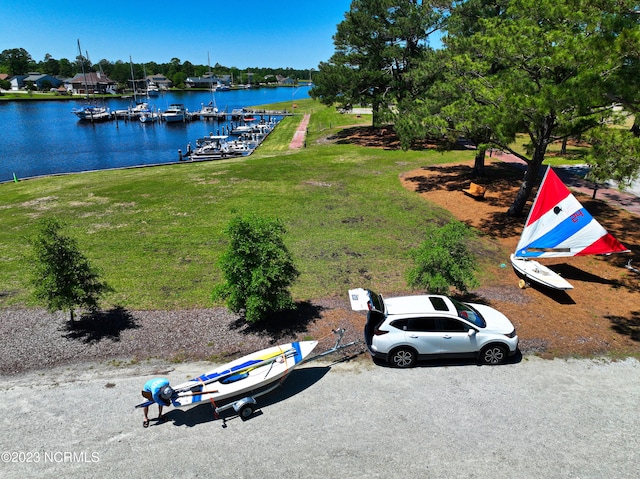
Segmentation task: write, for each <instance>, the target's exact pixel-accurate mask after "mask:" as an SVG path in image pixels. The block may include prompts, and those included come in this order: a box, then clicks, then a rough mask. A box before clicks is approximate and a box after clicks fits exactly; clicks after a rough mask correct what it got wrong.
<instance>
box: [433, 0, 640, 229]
mask: <svg viewBox="0 0 640 479" xmlns="http://www.w3.org/2000/svg"><path fill="white" fill-rule="evenodd" d="M495 3H496V2H494V4H495ZM620 3H621V2H617V1H616V0H602V1H599V2H593V1H588V0H515V1H510V2H508V6H507V7H506V8H505V9H504V11H500V12H499V14H498V15H494V16H491V17H488V18H487V17H480V16H477V17H472V16H468V17H466V18H465V20H466V21H469V18H475V21H476V23H475V25H474V26H473V28H466V29H460V30H459V31H451V32H449V36H448V37H447V38H446V40H445V44H446V45H447V47H448V48H451V49H452V51H453V52H455V56H454V57H453V62H452V68H453V70H454V71H455V72H456V74H457V75H459V77H460V78H463V79H464V82H465V85H466V91H467V93H468V95H469V97H470V98H471V99H472V100H473V101H475V102H476V103H478V104H480V105H483V108H484V111H485V113H486V114H485V115H484V118H485V119H487V120H488V126H489V127H490V128H491V130H492V131H493V132H496V133H497V134H496V135H495V136H494V138H493V140H495V141H496V142H497V143H498V144H499V145H500V146H501V147H502V148H503V149H509V144H508V143H507V141H508V140H509V139H510V138H512V137H513V135H514V134H515V131H516V130H518V131H522V132H525V133H526V134H527V135H528V137H529V140H530V143H529V145H528V146H529V150H528V152H527V154H520V153H518V152H515V151H512V152H513V153H514V154H516V155H517V156H519V157H520V158H522V159H523V160H525V161H526V162H527V163H528V168H527V172H526V174H525V177H524V180H523V183H522V186H521V188H520V190H519V192H518V194H517V196H516V198H515V200H514V202H513V204H512V205H511V207H510V208H509V214H510V215H512V216H516V215H520V214H522V211H523V209H524V206H525V203H526V201H527V199H528V198H529V196H530V194H531V190H532V188H533V186H534V182H535V180H536V177H537V175H538V172H539V169H540V167H541V165H542V162H543V160H544V158H545V154H546V151H547V147H548V146H549V144H550V143H552V142H554V141H557V140H560V139H562V138H564V137H567V136H572V135H576V134H580V133H582V132H585V131H587V130H588V129H590V128H593V127H594V126H596V125H598V124H601V123H603V122H604V121H606V120H607V119H609V118H610V117H611V116H612V115H613V114H614V113H613V110H612V109H611V108H610V106H611V97H610V92H611V91H612V89H613V88H614V86H615V84H616V81H617V73H616V72H617V71H619V70H620V68H621V67H622V65H623V64H624V63H625V61H626V55H625V54H624V53H623V52H622V51H621V49H620V48H621V40H620V39H621V37H624V38H628V37H629V36H628V35H624V32H625V31H626V30H627V29H629V28H633V29H634V30H635V29H637V28H638V27H637V23H630V22H628V21H622V20H623V18H624V17H625V16H628V12H627V10H628V6H626V5H625V6H624V8H623V7H621V5H620ZM465 5H466V2H463V3H461V4H460V5H458V6H457V7H456V8H454V9H453V12H452V17H454V16H456V15H462V14H464V13H465ZM634 83H635V84H637V80H634Z"/></svg>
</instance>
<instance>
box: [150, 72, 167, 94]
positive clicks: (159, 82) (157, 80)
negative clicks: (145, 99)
mask: <svg viewBox="0 0 640 479" xmlns="http://www.w3.org/2000/svg"><path fill="white" fill-rule="evenodd" d="M146 80H147V85H149V86H152V85H155V86H157V87H158V88H159V89H160V90H168V89H169V88H171V85H173V83H172V82H171V80H169V79H168V78H167V77H166V76H164V75H162V74H159V73H158V74H156V75H147V77H146Z"/></svg>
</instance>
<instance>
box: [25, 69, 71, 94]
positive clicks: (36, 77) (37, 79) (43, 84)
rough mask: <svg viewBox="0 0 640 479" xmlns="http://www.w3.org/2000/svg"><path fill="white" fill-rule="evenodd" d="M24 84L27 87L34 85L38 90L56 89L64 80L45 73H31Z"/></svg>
mask: <svg viewBox="0 0 640 479" xmlns="http://www.w3.org/2000/svg"><path fill="white" fill-rule="evenodd" d="M22 82H23V83H24V85H25V86H29V85H33V86H35V87H36V89H38V90H44V89H45V88H47V89H51V88H54V89H55V88H57V87H59V86H60V85H61V84H62V80H60V79H58V78H56V77H52V76H51V75H46V74H43V73H29V76H27V77H26V78H24V79H23V80H22Z"/></svg>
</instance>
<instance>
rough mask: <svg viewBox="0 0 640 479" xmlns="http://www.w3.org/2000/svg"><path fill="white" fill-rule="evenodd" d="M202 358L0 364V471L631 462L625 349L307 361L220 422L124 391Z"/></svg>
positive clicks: (473, 469) (265, 470) (58, 473)
mask: <svg viewBox="0 0 640 479" xmlns="http://www.w3.org/2000/svg"><path fill="white" fill-rule="evenodd" d="M323 361H324V360H323ZM210 367H211V365H210V364H206V363H181V364H177V365H175V364H167V363H160V362H156V363H153V362H144V363H140V364H136V365H133V366H132V365H128V366H122V367H116V366H114V364H113V363H110V364H107V363H98V362H92V363H87V364H84V365H79V364H75V365H65V366H62V367H58V368H54V369H49V370H47V372H43V371H32V372H27V373H24V374H20V375H12V376H4V377H3V378H2V380H3V382H2V383H3V385H4V393H3V394H2V396H0V407H1V408H2V411H3V415H2V418H1V419H0V424H1V425H2V429H3V431H5V432H4V434H2V435H1V436H0V446H1V447H0V454H1V455H0V458H1V462H0V476H1V477H3V478H20V479H24V478H25V477H65V478H76V477H77V478H86V477H118V478H126V477H134V478H141V477H151V476H155V477H185V478H189V477H202V478H283V477H290V478H291V477H295V478H334V477H335V478H338V477H340V478H362V477H373V478H376V477H380V478H395V477H402V478H408V477H416V478H417V477H420V478H427V477H433V478H448V477H460V478H473V477H478V478H484V477H492V478H502V477H504V478H529V477H530V478H538V479H539V478H581V479H584V478H598V479H601V478H605V477H606V478H634V479H635V478H637V477H640V465H639V463H638V451H639V450H640V435H638V431H639V430H640V415H638V402H639V400H640V386H639V384H640V363H639V362H638V361H636V360H634V359H627V360H623V361H618V362H608V361H598V360H558V359H556V360H552V361H549V360H542V359H539V358H536V357H532V356H525V357H524V358H522V359H521V360H520V361H516V362H514V363H513V364H509V365H506V366H497V367H488V366H482V367H480V366H476V365H473V364H463V363H456V364H441V363H440V364H428V365H422V366H419V367H417V368H414V369H411V370H395V369H390V368H386V367H380V366H375V365H374V364H373V363H372V362H371V361H370V360H369V359H368V358H366V357H361V358H360V359H358V360H356V361H351V362H344V363H339V364H331V363H329V362H320V361H314V362H311V363H308V364H306V365H304V366H302V367H301V368H299V369H297V370H295V371H293V372H292V374H291V375H290V377H289V378H288V379H287V381H286V382H285V383H284V384H283V385H282V387H281V388H280V389H278V390H277V391H275V392H273V393H271V394H270V395H267V396H264V397H263V398H261V399H259V405H260V409H259V410H258V411H257V413H256V414H255V415H254V416H253V417H252V418H250V419H249V420H247V421H244V422H243V421H241V420H240V419H238V418H234V417H229V418H228V420H227V421H226V423H225V422H223V421H222V420H221V419H215V418H214V416H213V414H212V409H211V406H210V405H209V404H203V405H199V406H196V407H194V408H191V409H187V410H175V409H172V408H170V409H169V413H168V414H169V417H170V421H169V422H167V423H164V424H159V425H156V424H154V423H153V422H152V425H151V426H150V427H149V428H148V429H143V428H142V414H141V412H140V411H139V410H134V405H135V404H137V403H138V402H140V401H141V396H140V392H139V391H140V389H141V387H142V385H143V383H144V382H145V381H146V380H147V379H149V378H151V377H153V376H157V375H163V376H166V377H168V378H169V379H170V380H171V382H172V383H174V384H176V383H177V382H181V381H183V380H184V379H186V378H187V377H189V376H192V375H194V374H199V373H202V372H204V371H206V370H207V369H209V368H210ZM155 414H156V409H155V406H154V407H153V409H152V415H151V417H153V416H155ZM223 425H226V427H223Z"/></svg>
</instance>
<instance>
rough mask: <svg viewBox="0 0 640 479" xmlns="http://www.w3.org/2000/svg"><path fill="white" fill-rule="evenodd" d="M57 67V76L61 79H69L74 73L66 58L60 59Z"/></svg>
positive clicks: (72, 66)
mask: <svg viewBox="0 0 640 479" xmlns="http://www.w3.org/2000/svg"><path fill="white" fill-rule="evenodd" d="M58 66H59V68H60V70H59V72H58V74H59V75H60V76H61V77H63V78H71V77H72V76H73V75H74V74H75V72H76V70H75V69H74V68H75V66H74V65H73V64H72V63H71V62H70V61H69V60H68V59H66V58H61V59H60V61H59V62H58Z"/></svg>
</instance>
